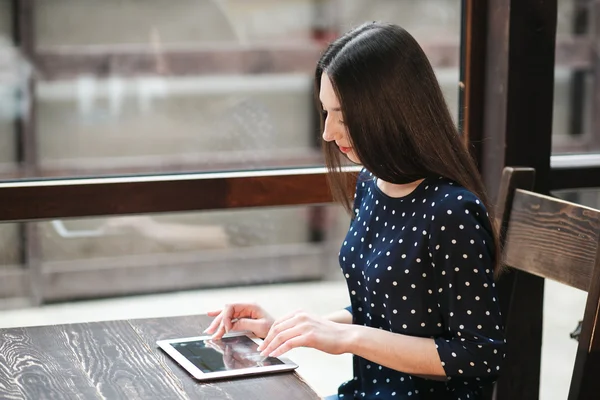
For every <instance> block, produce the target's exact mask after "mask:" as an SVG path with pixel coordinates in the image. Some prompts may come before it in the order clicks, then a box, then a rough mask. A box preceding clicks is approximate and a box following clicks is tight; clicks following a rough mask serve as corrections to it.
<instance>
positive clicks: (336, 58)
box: [315, 22, 500, 272]
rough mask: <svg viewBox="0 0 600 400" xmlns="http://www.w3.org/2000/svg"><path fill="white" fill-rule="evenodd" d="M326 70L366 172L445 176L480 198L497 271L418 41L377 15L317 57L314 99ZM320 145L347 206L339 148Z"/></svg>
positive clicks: (467, 166)
mask: <svg viewBox="0 0 600 400" xmlns="http://www.w3.org/2000/svg"><path fill="white" fill-rule="evenodd" d="M324 72H325V73H326V74H327V76H328V77H329V79H330V81H331V83H332V85H333V89H334V91H335V93H336V95H337V97H338V99H339V102H340V107H341V110H342V115H343V119H344V122H345V124H346V126H347V128H348V133H349V136H350V141H351V145H352V147H353V150H354V152H355V154H356V155H357V156H358V158H359V160H360V162H361V164H362V165H364V167H365V168H366V169H367V170H368V171H369V172H371V173H372V174H373V175H375V176H376V177H378V178H380V179H382V180H384V181H386V182H390V183H396V184H402V183H408V182H414V181H416V180H418V179H421V178H426V177H438V176H443V177H445V178H448V179H450V180H452V181H455V182H456V183H458V184H460V185H462V186H463V187H464V188H466V189H468V190H469V191H471V192H472V193H474V194H475V195H476V196H478V197H479V199H481V201H483V203H484V205H485V206H486V208H487V210H488V214H489V218H490V225H491V227H492V230H493V232H492V234H493V236H494V242H495V245H496V246H495V247H496V257H495V258H496V265H497V267H496V269H495V270H496V272H499V270H500V267H499V265H500V263H499V260H500V246H499V240H498V232H497V229H496V224H495V223H494V218H493V212H492V211H493V209H492V207H491V206H490V203H489V201H488V199H487V196H486V193H485V189H484V185H483V182H482V180H481V176H480V175H479V171H478V170H477V168H476V166H475V163H474V161H473V159H472V158H471V155H470V154H469V151H468V150H467V148H466V146H465V145H464V143H463V141H462V140H461V137H460V135H459V134H458V131H457V128H456V126H455V124H454V122H453V120H452V117H451V115H450V112H449V111H448V106H447V104H446V101H445V100H444V96H443V95H442V91H441V89H440V86H439V84H438V81H437V79H436V76H435V74H434V72H433V68H432V67H431V64H430V63H429V60H428V59H427V56H426V55H425V53H424V52H423V50H422V49H421V47H420V46H419V44H418V43H417V41H416V40H415V39H414V38H413V37H412V36H411V35H410V34H409V33H408V32H407V31H405V30H404V29H402V28H401V27H399V26H397V25H392V24H385V23H377V22H373V23H367V24H363V25H361V26H359V27H357V28H355V29H353V30H351V31H349V32H348V33H346V34H345V35H343V36H341V37H340V38H338V39H337V40H335V41H334V42H333V43H331V44H330V45H329V47H328V48H327V49H326V50H325V52H324V53H323V55H322V56H321V59H320V60H319V62H318V64H317V68H316V71H315V96H316V97H317V104H318V105H319V104H320V103H319V101H318V94H319V92H320V90H321V76H322V74H323V73H324ZM319 107H320V105H319ZM321 126H322V127H323V126H324V120H323V119H322V120H321ZM323 151H324V153H325V161H326V164H327V168H328V170H329V174H328V179H329V184H330V187H331V192H332V194H333V197H334V199H335V200H337V201H338V202H339V203H341V204H342V205H343V206H344V207H345V208H346V210H348V211H349V212H350V213H351V208H352V204H351V199H352V195H351V193H350V192H349V191H348V187H349V185H348V181H347V180H346V176H347V174H344V173H342V171H341V166H342V158H341V155H340V152H339V150H338V149H337V147H336V145H335V143H333V142H325V141H323ZM351 214H352V213H351Z"/></svg>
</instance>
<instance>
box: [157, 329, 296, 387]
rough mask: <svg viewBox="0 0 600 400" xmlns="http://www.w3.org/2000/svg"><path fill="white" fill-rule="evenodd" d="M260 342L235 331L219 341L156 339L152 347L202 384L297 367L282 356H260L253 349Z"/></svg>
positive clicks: (203, 338)
mask: <svg viewBox="0 0 600 400" xmlns="http://www.w3.org/2000/svg"><path fill="white" fill-rule="evenodd" d="M260 343H261V340H260V339H258V338H256V337H254V336H251V334H250V333H248V332H235V333H229V334H226V335H224V336H223V338H221V339H219V340H213V339H211V336H197V337H188V338H179V339H169V340H159V341H157V342H156V344H157V345H158V346H159V347H160V348H161V349H163V350H164V351H165V352H166V353H167V354H168V355H169V356H171V357H172V358H173V359H174V360H175V361H177V363H178V364H179V365H181V366H182V367H183V368H185V369H186V370H187V371H188V372H189V373H190V374H191V375H192V376H193V377H194V378H196V379H198V380H201V381H204V380H211V379H219V378H227V377H237V376H245V375H256V374H265V373H272V372H282V371H290V370H293V369H295V368H297V367H298V366H297V365H296V364H295V363H294V362H292V361H291V360H289V359H287V358H284V357H263V356H261V355H260V352H259V351H258V350H256V349H257V347H258V345H259V344H260Z"/></svg>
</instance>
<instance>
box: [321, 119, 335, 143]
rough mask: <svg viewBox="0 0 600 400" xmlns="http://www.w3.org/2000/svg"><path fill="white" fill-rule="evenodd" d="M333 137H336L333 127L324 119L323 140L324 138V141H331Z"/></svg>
mask: <svg viewBox="0 0 600 400" xmlns="http://www.w3.org/2000/svg"><path fill="white" fill-rule="evenodd" d="M335 137H336V133H335V129H333V127H332V126H331V125H330V124H329V123H328V121H327V120H326V121H325V126H324V128H323V140H325V141H326V142H331V141H333V140H335Z"/></svg>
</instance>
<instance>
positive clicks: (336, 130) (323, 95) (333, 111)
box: [319, 73, 360, 164]
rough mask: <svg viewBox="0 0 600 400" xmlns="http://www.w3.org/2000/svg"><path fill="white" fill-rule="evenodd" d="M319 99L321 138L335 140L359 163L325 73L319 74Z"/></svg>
mask: <svg viewBox="0 0 600 400" xmlns="http://www.w3.org/2000/svg"><path fill="white" fill-rule="evenodd" d="M319 99H320V100H321V107H322V109H323V116H324V118H325V128H324V130H323V140H325V141H326V142H335V144H336V145H337V146H338V148H339V149H340V151H341V152H342V153H344V154H345V155H346V157H348V158H349V159H350V161H352V162H353V163H355V164H360V161H359V160H358V157H357V155H356V153H355V152H354V149H353V148H352V143H351V141H350V135H349V134H348V128H347V127H346V124H345V123H344V120H343V116H342V110H341V108H340V102H339V100H338V98H337V96H336V94H335V91H334V90H333V86H332V85H331V81H330V80H329V77H328V76H327V74H326V73H323V74H322V75H321V91H320V92H319Z"/></svg>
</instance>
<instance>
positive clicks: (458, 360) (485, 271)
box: [429, 190, 505, 383]
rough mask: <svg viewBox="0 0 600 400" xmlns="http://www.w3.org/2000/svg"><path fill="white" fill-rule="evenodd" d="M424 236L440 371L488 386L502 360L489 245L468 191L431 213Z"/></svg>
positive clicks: (482, 213)
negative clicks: (439, 329) (433, 287)
mask: <svg viewBox="0 0 600 400" xmlns="http://www.w3.org/2000/svg"><path fill="white" fill-rule="evenodd" d="M452 197H454V198H452ZM429 233H430V241H429V253H430V258H431V263H432V267H433V270H434V275H435V277H436V284H437V290H438V294H437V295H438V302H439V309H440V312H441V318H442V323H443V327H444V330H445V332H446V334H445V335H444V336H442V337H438V338H436V339H435V343H436V348H437V351H438V354H439V357H440V359H441V361H442V366H443V367H444V371H445V372H446V375H447V377H448V378H450V379H452V378H453V377H460V378H461V379H469V378H472V379H476V380H477V381H481V382H482V383H484V382H485V383H488V382H493V381H495V380H496V379H497V376H498V373H499V371H500V367H501V364H502V360H503V359H504V347H505V340H504V328H503V326H502V319H501V315H500V308H499V302H498V298H497V291H496V287H495V284H494V279H493V273H494V272H493V267H494V258H495V249H494V239H493V236H492V234H491V226H490V223H489V219H488V217H487V212H486V210H485V207H484V206H483V204H482V203H481V201H480V200H479V199H477V197H476V196H475V195H473V194H472V193H471V192H469V191H466V190H465V191H463V192H462V194H461V193H460V192H459V193H457V194H453V195H450V196H449V197H447V198H445V199H444V200H443V201H442V202H440V204H439V205H438V207H437V208H436V211H435V213H434V216H433V219H432V221H431V223H430V230H429Z"/></svg>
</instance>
